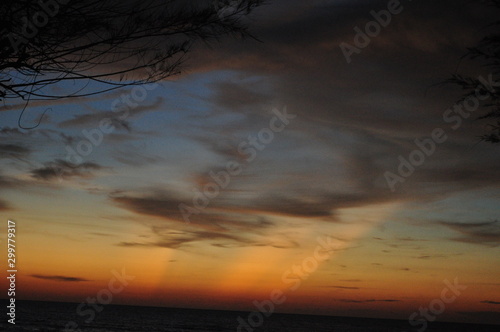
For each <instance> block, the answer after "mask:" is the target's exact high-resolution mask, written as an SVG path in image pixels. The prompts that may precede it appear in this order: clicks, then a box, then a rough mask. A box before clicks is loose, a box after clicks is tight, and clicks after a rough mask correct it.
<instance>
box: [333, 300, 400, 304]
mask: <svg viewBox="0 0 500 332" xmlns="http://www.w3.org/2000/svg"><path fill="white" fill-rule="evenodd" d="M338 301H340V302H346V303H372V302H401V300H391V299H389V300H374V299H371V300H349V299H341V300H338Z"/></svg>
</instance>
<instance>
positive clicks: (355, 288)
mask: <svg viewBox="0 0 500 332" xmlns="http://www.w3.org/2000/svg"><path fill="white" fill-rule="evenodd" d="M321 287H324V288H338V289H349V290H358V289H360V288H359V287H347V286H321Z"/></svg>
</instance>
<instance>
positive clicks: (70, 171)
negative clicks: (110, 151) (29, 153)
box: [31, 159, 103, 181]
mask: <svg viewBox="0 0 500 332" xmlns="http://www.w3.org/2000/svg"><path fill="white" fill-rule="evenodd" d="M101 169H103V167H102V166H100V165H98V164H96V163H92V162H84V163H81V164H74V163H71V162H68V161H65V160H61V159H56V160H54V161H51V162H47V163H45V164H44V166H43V167H40V168H35V169H33V170H31V176H32V177H33V178H35V179H37V180H46V181H49V180H54V179H58V178H59V177H62V178H65V179H69V178H74V177H78V178H91V177H93V176H94V175H93V173H92V171H96V170H101Z"/></svg>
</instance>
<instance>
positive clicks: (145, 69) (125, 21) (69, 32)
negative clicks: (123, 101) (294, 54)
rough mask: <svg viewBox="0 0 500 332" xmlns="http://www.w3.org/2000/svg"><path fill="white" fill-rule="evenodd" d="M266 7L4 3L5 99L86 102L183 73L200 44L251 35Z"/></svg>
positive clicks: (218, 1) (169, 0) (247, 2)
mask: <svg viewBox="0 0 500 332" xmlns="http://www.w3.org/2000/svg"><path fill="white" fill-rule="evenodd" d="M262 3H263V1H262V0H233V1H228V0H225V1H224V0H204V1H203V0H194V1H193V0H190V1H184V0H57V1H56V0H2V1H1V2H0V15H1V20H0V31H1V40H0V100H4V99H8V98H17V99H22V100H35V99H39V100H40V99H60V98H68V97H81V96H88V95H93V94H97V93H102V92H105V91H110V90H113V89H117V88H120V87H123V86H128V85H135V84H144V83H149V82H156V81H159V80H162V79H164V78H166V77H168V76H171V75H174V74H176V73H178V72H179V68H180V65H181V64H182V62H183V61H184V59H185V55H186V53H187V52H188V51H189V50H190V49H191V47H192V45H193V43H194V42H196V41H209V40H213V39H218V38H219V37H222V36H224V35H234V36H237V37H245V36H250V35H249V33H248V31H247V24H246V23H245V22H244V20H245V17H246V16H247V15H248V14H249V13H250V12H251V11H252V10H253V9H254V8H255V7H256V6H259V5H261V4H262ZM62 81H72V83H71V84H66V86H69V87H73V88H72V90H71V91H70V92H68V91H65V92H64V93H61V94H59V93H57V92H58V90H57V89H54V84H56V83H59V82H62ZM92 82H98V83H104V84H105V85H102V84H92ZM96 87H98V88H96ZM103 87H104V88H103Z"/></svg>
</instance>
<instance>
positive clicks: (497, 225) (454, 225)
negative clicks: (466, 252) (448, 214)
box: [440, 220, 500, 247]
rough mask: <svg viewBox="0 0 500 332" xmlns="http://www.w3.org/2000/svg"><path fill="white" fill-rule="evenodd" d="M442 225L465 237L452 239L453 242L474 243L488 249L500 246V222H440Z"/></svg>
mask: <svg viewBox="0 0 500 332" xmlns="http://www.w3.org/2000/svg"><path fill="white" fill-rule="evenodd" d="M440 224H441V225H443V226H446V227H448V228H451V229H452V230H454V231H457V232H459V233H461V234H462V235H463V236H461V237H454V238H452V240H453V241H458V242H465V243H473V244H478V245H483V246H488V247H497V246H498V245H499V244H500V222H499V221H498V220H493V221H486V222H467V223H466V222H444V221H443V222H440Z"/></svg>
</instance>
